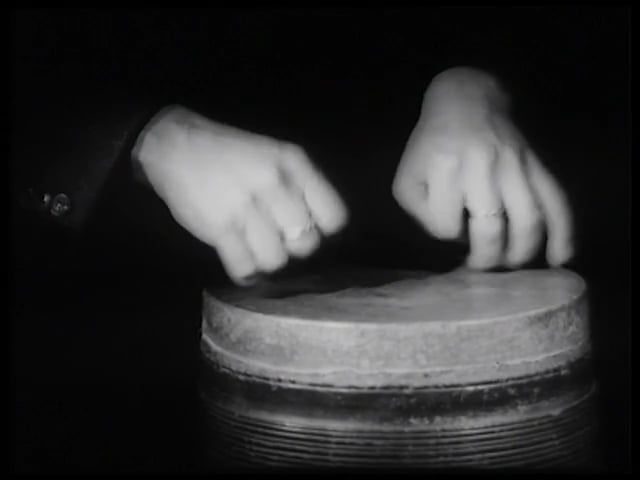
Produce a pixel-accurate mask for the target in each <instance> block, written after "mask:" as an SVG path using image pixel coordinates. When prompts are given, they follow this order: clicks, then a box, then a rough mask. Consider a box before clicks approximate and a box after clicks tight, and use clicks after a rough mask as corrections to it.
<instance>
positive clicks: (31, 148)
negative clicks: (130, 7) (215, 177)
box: [11, 10, 169, 230]
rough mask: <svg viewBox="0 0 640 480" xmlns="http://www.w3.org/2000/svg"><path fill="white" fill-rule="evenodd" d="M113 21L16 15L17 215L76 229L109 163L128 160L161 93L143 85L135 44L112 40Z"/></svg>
mask: <svg viewBox="0 0 640 480" xmlns="http://www.w3.org/2000/svg"><path fill="white" fill-rule="evenodd" d="M114 20H117V19H116V18H114V17H113V16H112V15H105V14H103V15H96V14H94V13H91V12H87V13H82V12H81V13H79V14H75V15H71V14H68V13H63V14H60V13H56V12H53V11H47V10H45V11H25V12H18V13H17V14H16V17H15V23H14V55H15V56H14V61H15V63H14V78H13V81H14V82H13V92H12V93H13V95H12V100H13V109H12V111H13V122H12V130H13V131H12V151H11V175H12V182H11V183H12V195H13V196H14V197H15V198H14V199H15V200H16V204H17V205H18V206H19V208H18V212H19V213H18V214H19V215H20V214H24V215H35V216H36V217H40V218H41V219H42V221H43V222H53V223H56V224H61V225H63V226H67V227H70V228H71V229H73V230H80V229H82V226H83V225H84V223H85V221H86V219H87V218H88V216H89V215H90V213H91V210H92V207H93V206H94V204H95V202H96V199H97V198H98V196H99V193H100V191H101V188H102V186H103V184H104V183H105V181H106V179H107V177H108V176H109V174H110V172H111V171H112V170H113V168H114V166H115V165H116V164H117V163H118V162H131V161H132V159H131V155H130V154H131V150H132V147H133V145H134V143H135V141H136V138H137V136H138V134H139V133H140V132H141V130H142V128H143V127H144V125H145V124H146V123H147V122H148V121H149V119H150V118H151V117H152V116H153V115H154V113H156V112H157V111H158V110H159V109H160V108H161V107H162V106H163V104H164V102H166V101H168V100H169V99H168V97H167V95H162V94H159V93H158V92H157V91H153V90H151V89H145V88H144V85H145V81H146V78H145V76H144V75H142V74H140V73H139V72H138V71H137V69H136V64H135V60H136V59H137V58H138V57H140V56H141V54H140V53H136V51H135V49H136V48H138V47H136V46H135V45H133V46H131V45H126V42H125V41H124V40H123V39H119V38H118V35H125V34H126V33H127V31H128V30H127V29H128V28H130V27H131V26H130V25H127V24H126V23H124V22H122V20H120V21H117V22H114ZM147 70H148V69H147ZM146 74H147V75H149V72H148V71H147V72H146Z"/></svg>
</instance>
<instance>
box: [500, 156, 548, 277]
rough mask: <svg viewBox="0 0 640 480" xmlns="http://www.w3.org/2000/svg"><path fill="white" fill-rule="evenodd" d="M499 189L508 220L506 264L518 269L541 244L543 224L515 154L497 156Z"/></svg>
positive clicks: (530, 257) (521, 164)
mask: <svg viewBox="0 0 640 480" xmlns="http://www.w3.org/2000/svg"><path fill="white" fill-rule="evenodd" d="M498 187H499V189H500V194H501V196H502V202H503V204H504V208H505V211H506V214H507V218H508V220H509V221H508V246H507V248H506V255H505V262H506V264H507V266H510V267H518V266H520V265H522V264H524V263H526V262H528V261H529V260H531V259H532V258H533V256H534V255H535V253H536V250H537V249H538V247H539V245H540V242H541V240H542V222H541V213H540V211H539V209H538V205H537V204H536V199H535V197H534V194H533V192H532V190H531V185H529V181H528V180H527V176H526V174H525V171H524V168H523V162H522V159H521V157H520V156H519V155H518V153H517V152H516V151H514V150H511V149H508V150H505V151H503V152H502V154H501V156H500V159H499V168H498Z"/></svg>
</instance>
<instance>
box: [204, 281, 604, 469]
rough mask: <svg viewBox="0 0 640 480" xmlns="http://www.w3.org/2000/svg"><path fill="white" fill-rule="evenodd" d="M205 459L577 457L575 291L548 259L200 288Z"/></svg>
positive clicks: (537, 460)
mask: <svg viewBox="0 0 640 480" xmlns="http://www.w3.org/2000/svg"><path fill="white" fill-rule="evenodd" d="M201 349H202V358H203V369H202V375H201V395H202V399H203V405H204V407H205V410H206V412H207V423H206V430H207V431H208V432H209V434H210V435H209V436H210V443H209V446H208V448H209V453H210V457H211V460H212V461H213V462H225V464H227V465H230V466H232V467H233V466H236V467H250V466H255V467H259V468H263V467H269V466H272V467H279V468H302V469H308V468H313V469H318V468H356V469H376V470H379V469H381V468H382V469H385V468H386V469H392V470H397V469H401V468H408V469H423V468H425V469H437V470H440V469H482V468H500V469H505V468H506V469H508V468H515V469H523V468H524V469H528V468H545V467H546V468H555V467H558V468H560V467H562V468H586V467H588V466H589V465H590V463H591V461H592V460H593V458H594V452H595V446H594V438H595V420H594V418H595V416H594V395H595V391H596V385H595V383H594V381H593V378H592V374H591V369H590V337H589V315H588V303H587V291H586V286H585V283H584V281H583V280H582V279H581V278H580V277H579V276H578V275H576V274H575V273H572V272H570V271H567V270H563V269H549V270H529V271H515V272H506V273H481V272H471V271H464V270H459V271H454V272H451V273H448V274H444V275H442V274H440V275H435V274H429V273H427V272H404V271H384V270H382V271H378V270H357V271H354V270H349V271H347V270H342V271H332V272H324V273H322V274H316V275H309V276H307V277H299V278H290V279H286V280H285V279H280V280H278V281H275V280H274V281H273V282H270V283H261V284H259V285H258V286H256V287H253V288H245V289H232V290H226V291H209V290H205V291H204V292H203V322H202V341H201Z"/></svg>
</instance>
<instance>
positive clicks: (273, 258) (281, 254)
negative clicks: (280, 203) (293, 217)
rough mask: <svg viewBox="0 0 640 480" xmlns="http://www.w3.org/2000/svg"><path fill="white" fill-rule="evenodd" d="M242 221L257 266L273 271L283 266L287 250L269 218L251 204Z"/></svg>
mask: <svg viewBox="0 0 640 480" xmlns="http://www.w3.org/2000/svg"><path fill="white" fill-rule="evenodd" d="M242 221H243V222H244V234H245V238H246V242H247V245H248V246H249V250H250V251H251V253H252V255H253V258H254V260H255V262H256V265H257V266H258V268H259V269H260V270H262V271H264V272H273V271H275V270H278V269H279V268H281V267H283V266H284V265H285V264H286V263H287V252H286V250H285V248H284V245H283V244H282V239H281V237H280V234H279V232H278V228H277V227H276V225H275V223H274V222H273V221H272V220H271V218H270V217H269V216H268V215H265V213H263V212H261V211H260V210H259V209H258V208H257V206H256V205H255V204H251V205H250V206H248V207H247V208H246V210H245V214H244V216H243V219H242Z"/></svg>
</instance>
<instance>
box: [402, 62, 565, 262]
mask: <svg viewBox="0 0 640 480" xmlns="http://www.w3.org/2000/svg"><path fill="white" fill-rule="evenodd" d="M507 103H508V102H507V98H506V96H505V95H504V94H503V93H502V92H501V90H500V87H499V86H498V84H497V82H496V81H495V80H494V79H493V78H491V77H489V76H488V75H486V74H484V73H482V72H478V71H476V70H471V69H465V68H457V69H452V70H450V71H447V72H444V73H443V74H441V75H440V76H438V77H436V79H434V81H433V82H432V84H431V86H430V87H429V89H428V90H427V93H426V95H425V100H424V104H423V109H422V113H421V116H420V119H419V121H418V124H417V125H416V127H415V129H414V131H413V133H412V135H411V138H410V140H409V142H408V145H407V147H406V150H405V152H404V154H403V157H402V159H401V162H400V164H399V166H398V170H397V173H396V177H395V179H394V181H393V187H392V189H393V195H394V197H395V198H396V200H397V201H398V203H399V204H400V206H401V207H402V208H404V209H405V210H406V211H407V212H408V213H409V214H410V215H412V216H413V217H414V218H415V219H416V220H417V221H418V222H419V223H420V224H421V225H422V226H423V227H424V228H425V229H426V230H427V231H429V232H430V233H431V234H432V235H434V236H435V237H437V238H440V239H455V238H458V237H459V236H460V235H461V232H462V227H463V218H464V215H463V212H464V209H466V210H467V212H468V214H469V219H468V222H469V223H468V232H469V241H470V254H469V257H468V259H467V266H468V267H470V268H475V269H489V268H495V267H498V266H506V267H510V268H516V267H519V266H521V265H523V264H524V263H526V262H527V261H529V260H531V259H532V257H533V256H534V255H535V253H536V252H537V250H538V248H539V246H540V243H541V240H542V234H543V229H544V228H545V227H546V231H547V248H546V257H547V261H548V262H549V264H551V265H554V266H558V265H561V264H562V263H565V262H567V261H568V260H569V259H570V257H571V256H572V254H573V245H572V218H571V211H570V208H569V206H568V202H567V198H566V196H565V194H564V192H563V190H562V188H561V187H560V186H559V184H558V182H557V181H556V180H555V179H554V178H553V176H552V175H551V173H549V171H548V170H547V169H546V168H545V167H544V165H543V164H542V163H541V161H540V159H539V158H538V157H537V156H536V154H535V153H534V152H533V151H532V150H531V148H530V146H529V145H528V144H527V142H526V140H525V139H524V138H523V136H522V135H521V134H520V132H519V131H518V130H517V129H516V127H515V126H514V125H513V124H512V122H511V120H510V119H509V116H508V113H507Z"/></svg>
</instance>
